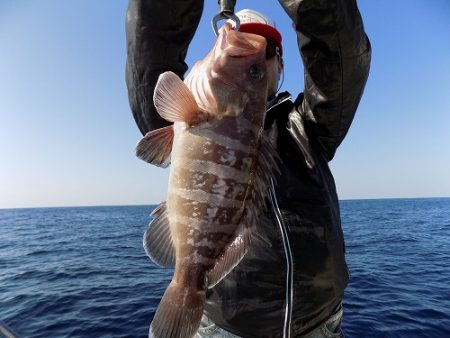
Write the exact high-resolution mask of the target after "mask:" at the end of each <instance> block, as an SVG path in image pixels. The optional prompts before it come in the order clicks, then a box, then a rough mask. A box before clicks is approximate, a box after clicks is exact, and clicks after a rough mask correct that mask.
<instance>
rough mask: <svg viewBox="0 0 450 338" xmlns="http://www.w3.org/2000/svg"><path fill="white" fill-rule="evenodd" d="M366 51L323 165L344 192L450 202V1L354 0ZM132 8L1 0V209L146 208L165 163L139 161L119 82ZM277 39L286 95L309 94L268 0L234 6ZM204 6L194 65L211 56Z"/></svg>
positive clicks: (156, 193)
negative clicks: (267, 22) (358, 97)
mask: <svg viewBox="0 0 450 338" xmlns="http://www.w3.org/2000/svg"><path fill="white" fill-rule="evenodd" d="M358 4H359V8H360V11H361V14H362V16H363V19H364V23H365V27H366V31H367V33H368V35H369V37H370V39H371V42H372V47H373V58H372V67H371V73H370V77H369V81H368V83H367V86H366V90H365V94H364V96H363V98H362V101H361V104H360V106H359V108H358V112H357V115H356V118H355V120H354V123H353V125H352V127H351V129H350V132H349V134H348V135H347V138H346V139H345V140H344V142H343V143H342V145H341V147H340V149H339V150H338V152H337V154H336V157H335V159H334V160H333V161H332V163H331V167H332V170H333V172H334V175H335V179H336V184H337V188H338V193H339V197H340V198H341V199H353V198H385V197H394V198H397V197H439V196H450V2H449V1H448V0H397V1H387V0H377V1H373V0H360V1H358ZM126 7H127V1H126V0H115V1H111V0H96V1H92V0H78V1H59V0H22V1H16V0H2V1H1V2H0V41H1V42H2V52H1V53H0V161H1V162H0V208H12V207H38V206H66V205H70V206H72V205H116V204H153V203H158V202H160V201H161V200H163V199H164V198H165V195H166V187H167V178H168V169H159V168H156V167H153V166H150V165H148V164H146V163H144V162H142V161H140V160H138V159H137V158H136V157H135V155H134V147H135V144H136V142H137V141H138V140H139V139H140V137H141V135H140V133H139V131H138V129H137V127H136V126H135V124H134V120H133V118H132V115H131V112H130V109H129V106H128V98H127V91H126V86H125V81H124V65H125V53H126V51H125V33H124V16H125V11H126ZM241 8H254V9H257V10H260V11H262V12H264V13H266V14H268V13H270V16H271V17H272V18H274V19H275V21H276V22H277V26H278V28H279V30H280V31H281V32H282V34H283V39H284V51H285V65H286V75H285V81H284V84H283V87H282V90H289V91H290V92H291V93H293V94H294V95H297V94H298V92H300V91H302V89H303V68H302V65H301V62H300V59H299V54H298V50H297V46H296V38H295V35H294V33H293V30H292V27H291V23H290V22H289V19H288V17H287V16H286V14H285V13H284V12H283V10H282V9H281V7H280V6H279V4H278V2H277V1H276V0H272V1H269V0H265V1H256V0H238V1H237V6H236V10H238V9H241ZM216 11H217V2H216V1H215V0H214V1H210V0H207V1H205V9H204V12H203V18H202V21H201V23H200V26H199V29H198V31H197V34H196V36H195V38H194V41H193V42H192V44H191V48H190V50H189V54H188V58H187V62H188V64H189V65H190V66H192V65H193V63H194V62H195V61H196V60H198V59H200V58H202V57H203V56H204V55H205V54H206V53H207V52H208V50H209V49H210V48H211V46H212V44H213V41H214V35H213V32H212V30H211V28H210V20H211V18H212V17H213V16H214V14H215V13H216Z"/></svg>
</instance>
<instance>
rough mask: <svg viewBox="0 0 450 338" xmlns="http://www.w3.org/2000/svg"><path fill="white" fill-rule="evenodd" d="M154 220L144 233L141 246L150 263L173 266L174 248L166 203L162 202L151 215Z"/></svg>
mask: <svg viewBox="0 0 450 338" xmlns="http://www.w3.org/2000/svg"><path fill="white" fill-rule="evenodd" d="M151 216H154V219H153V220H152V221H151V222H150V224H149V227H148V228H147V230H146V231H145V234H144V239H143V245H144V249H145V252H146V253H147V255H148V256H149V257H150V259H151V260H152V261H154V262H155V263H156V264H158V265H159V266H162V267H171V268H173V267H174V266H175V248H174V245H173V241H172V236H171V233H170V226H169V219H168V218H167V210H166V202H162V203H161V204H160V205H159V206H158V207H157V208H156V209H155V210H154V211H153V212H152V214H151Z"/></svg>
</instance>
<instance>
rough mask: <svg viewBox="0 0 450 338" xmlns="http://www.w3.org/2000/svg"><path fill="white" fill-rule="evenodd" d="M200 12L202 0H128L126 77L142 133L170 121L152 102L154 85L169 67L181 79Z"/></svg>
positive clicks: (134, 111) (132, 104) (132, 108)
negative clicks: (161, 115) (164, 117)
mask: <svg viewBox="0 0 450 338" xmlns="http://www.w3.org/2000/svg"><path fill="white" fill-rule="evenodd" d="M202 11H203V1H201V0H170V1H161V0H129V3H128V9H127V14H126V20H125V28H126V47H127V62H126V71H125V79H126V84H127V87H128V98H129V102H130V107H131V111H132V113H133V116H134V119H135V121H136V124H137V125H138V127H139V129H140V131H141V132H142V134H145V133H147V132H148V131H150V130H154V129H157V128H161V127H164V126H166V125H168V124H169V123H168V122H167V121H165V120H164V119H162V118H161V117H160V116H159V114H158V113H157V112H156V109H155V107H154V105H153V91H154V88H155V84H156V81H157V80H158V76H159V75H160V74H161V73H163V72H165V71H169V70H170V71H172V72H174V73H175V74H177V75H178V76H180V78H183V75H184V73H185V72H186V70H187V68H188V67H187V65H186V63H185V62H184V59H185V57H186V53H187V49H188V46H189V43H190V42H191V40H192V37H193V35H194V33H195V31H196V29H197V26H198V23H199V21H200V17H201V14H202Z"/></svg>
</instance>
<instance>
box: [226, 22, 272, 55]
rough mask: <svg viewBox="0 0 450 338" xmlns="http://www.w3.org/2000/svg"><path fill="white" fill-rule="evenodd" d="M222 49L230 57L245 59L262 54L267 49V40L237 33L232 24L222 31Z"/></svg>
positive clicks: (250, 34) (249, 34)
mask: <svg viewBox="0 0 450 338" xmlns="http://www.w3.org/2000/svg"><path fill="white" fill-rule="evenodd" d="M221 30H222V31H221V33H222V41H221V44H220V49H221V50H222V51H223V52H224V53H226V54H227V55H228V56H232V57H245V56H249V55H255V54H258V53H261V52H263V51H264V50H265V48H266V39H265V38H264V37H262V36H260V35H257V34H252V33H243V32H239V31H235V30H234V29H232V28H231V25H230V24H225V25H224V26H223V27H222V29H221Z"/></svg>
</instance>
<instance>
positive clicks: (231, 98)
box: [185, 23, 268, 117]
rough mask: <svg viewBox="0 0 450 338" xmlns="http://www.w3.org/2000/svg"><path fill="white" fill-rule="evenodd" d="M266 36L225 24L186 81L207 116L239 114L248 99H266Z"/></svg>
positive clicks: (263, 102)
mask: <svg viewBox="0 0 450 338" xmlns="http://www.w3.org/2000/svg"><path fill="white" fill-rule="evenodd" d="M266 45H267V42H266V39H265V38H264V37H262V36H260V35H256V34H252V33H244V32H239V31H236V30H234V29H233V28H232V27H231V25H230V24H228V23H226V24H224V25H223V26H222V28H221V29H220V31H219V36H218V38H217V40H216V42H215V44H214V47H213V48H212V50H211V51H210V52H209V53H208V55H207V56H206V57H205V58H204V59H203V60H202V61H200V62H198V63H197V64H196V65H195V66H194V68H193V69H192V71H191V72H190V74H189V76H188V77H187V78H186V81H185V82H186V83H187V85H188V87H189V88H190V90H191V91H192V93H193V95H194V97H195V98H196V101H197V103H198V105H199V107H200V108H201V109H202V110H205V111H208V113H209V114H211V115H217V116H218V117H220V116H221V115H228V116H229V115H234V116H236V115H239V114H242V113H243V112H244V111H245V109H244V108H245V106H246V105H247V104H250V102H254V101H258V102H262V104H263V105H264V107H265V105H266V102H267V86H268V84H267V83H268V82H267V65H266V58H265V50H266Z"/></svg>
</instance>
